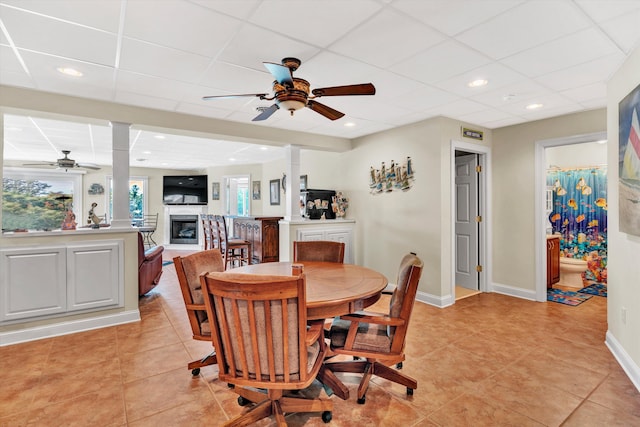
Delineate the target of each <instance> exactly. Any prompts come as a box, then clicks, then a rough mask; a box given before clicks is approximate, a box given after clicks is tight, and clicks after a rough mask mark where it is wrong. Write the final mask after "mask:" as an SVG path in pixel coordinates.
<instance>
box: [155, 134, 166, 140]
mask: <svg viewBox="0 0 640 427" xmlns="http://www.w3.org/2000/svg"><path fill="white" fill-rule="evenodd" d="M154 138H155V139H165V136H164V135H155V136H154Z"/></svg>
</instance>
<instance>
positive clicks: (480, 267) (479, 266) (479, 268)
mask: <svg viewBox="0 0 640 427" xmlns="http://www.w3.org/2000/svg"><path fill="white" fill-rule="evenodd" d="M476 271H477V272H478V273H482V266H481V265H476Z"/></svg>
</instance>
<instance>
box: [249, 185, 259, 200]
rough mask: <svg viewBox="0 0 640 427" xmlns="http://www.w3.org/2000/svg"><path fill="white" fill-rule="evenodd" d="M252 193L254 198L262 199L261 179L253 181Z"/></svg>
mask: <svg viewBox="0 0 640 427" xmlns="http://www.w3.org/2000/svg"><path fill="white" fill-rule="evenodd" d="M251 195H252V198H253V200H260V181H253V182H252V183H251Z"/></svg>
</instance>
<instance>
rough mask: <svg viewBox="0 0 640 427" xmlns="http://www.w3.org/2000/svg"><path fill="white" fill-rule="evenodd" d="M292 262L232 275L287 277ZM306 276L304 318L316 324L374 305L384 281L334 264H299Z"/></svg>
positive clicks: (368, 271) (367, 271)
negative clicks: (305, 310) (316, 322)
mask: <svg viewBox="0 0 640 427" xmlns="http://www.w3.org/2000/svg"><path fill="white" fill-rule="evenodd" d="M292 264H294V263H292V262H269V263H266V264H253V265H247V266H244V267H240V268H235V269H233V270H231V272H232V273H251V274H271V275H277V276H283V275H290V274H291V265H292ZM296 264H302V265H303V266H304V273H305V275H306V276H307V318H309V319H314V320H319V319H326V318H329V317H336V316H340V315H342V314H349V313H353V312H355V311H358V310H362V309H363V308H365V307H368V306H370V305H371V304H374V303H375V302H376V301H378V300H379V299H380V295H381V293H382V290H383V289H384V288H385V287H386V286H387V278H386V277H385V276H384V275H383V274H380V273H378V272H377V271H375V270H372V269H370V268H367V267H362V266H359V265H353V264H338V263H335V262H307V261H305V262H300V263H296Z"/></svg>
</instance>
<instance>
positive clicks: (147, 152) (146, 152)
mask: <svg viewBox="0 0 640 427" xmlns="http://www.w3.org/2000/svg"><path fill="white" fill-rule="evenodd" d="M142 154H151V151H143V152H142Z"/></svg>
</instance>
